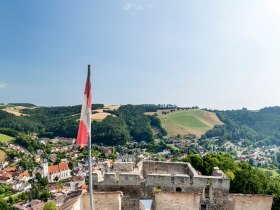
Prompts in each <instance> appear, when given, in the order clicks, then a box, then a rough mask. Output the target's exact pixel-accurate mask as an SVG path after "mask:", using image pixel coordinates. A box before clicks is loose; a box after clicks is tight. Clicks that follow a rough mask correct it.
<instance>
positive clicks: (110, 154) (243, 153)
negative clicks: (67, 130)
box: [0, 136, 280, 210]
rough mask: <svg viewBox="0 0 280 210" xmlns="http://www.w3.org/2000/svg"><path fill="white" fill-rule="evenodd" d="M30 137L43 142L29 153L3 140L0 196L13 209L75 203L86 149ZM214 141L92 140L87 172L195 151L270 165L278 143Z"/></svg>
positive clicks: (83, 181) (84, 178)
mask: <svg viewBox="0 0 280 210" xmlns="http://www.w3.org/2000/svg"><path fill="white" fill-rule="evenodd" d="M33 138H34V141H38V142H39V143H40V144H41V145H43V146H44V148H45V149H37V150H36V152H35V154H34V155H32V154H31V153H30V152H28V151H27V150H26V149H24V148H23V147H21V146H19V145H16V144H15V143H13V142H5V143H4V144H3V146H2V149H3V150H4V151H6V152H8V154H11V156H10V157H9V158H8V159H7V160H6V161H4V162H2V163H1V165H0V167H1V170H0V184H1V186H0V188H1V189H3V190H1V189H0V190H1V191H0V197H1V198H3V199H5V200H7V201H9V202H12V203H14V204H13V208H14V209H18V210H26V209H33V210H35V209H36V210H40V209H43V207H44V206H45V204H46V202H47V201H53V202H55V203H56V206H57V207H58V209H60V210H63V209H65V210H66V209H69V205H72V206H74V205H75V202H73V199H71V198H72V196H73V194H75V193H76V192H77V190H78V191H84V192H86V191H87V189H88V185H87V184H88V174H89V168H88V161H87V149H86V148H85V149H84V150H82V151H81V150H79V148H78V147H77V146H76V145H75V144H74V143H75V139H69V138H60V137H56V138H53V139H48V138H36V137H33ZM217 141H218V138H216V139H215V138H212V139H208V140H207V142H208V143H207V144H205V142H204V143H203V142H200V141H199V140H198V139H197V138H196V137H195V136H185V137H181V136H177V137H174V138H168V137H167V136H165V137H163V138H162V139H157V140H155V141H154V142H152V143H146V142H134V141H132V142H131V143H129V144H127V145H124V146H121V145H117V146H115V147H107V146H102V145H97V144H93V149H92V152H93V157H92V162H93V168H92V173H95V174H99V175H101V174H104V173H105V172H108V171H110V169H112V167H113V164H114V162H135V163H138V162H139V161H141V160H154V161H166V162H174V161H175V162H176V161H181V160H182V159H184V158H185V157H186V155H187V154H192V153H197V154H200V155H202V156H203V155H206V154H207V153H209V152H211V153H220V152H228V153H229V154H231V155H232V156H233V157H234V158H235V159H236V160H243V161H248V162H249V163H250V164H251V165H253V166H261V167H265V168H269V169H275V154H276V152H278V151H279V150H280V147H277V146H274V145H272V146H266V147H265V146H262V147H257V148H253V147H250V146H249V147H247V148H246V149H245V147H242V143H243V142H242V141H240V142H238V144H236V145H235V144H233V143H229V142H226V143H225V144H224V145H223V146H221V147H218V146H215V145H213V143H217ZM216 145H217V144H216ZM15 154H16V155H15ZM13 156H14V157H13ZM36 186H41V188H42V189H43V188H45V189H46V190H45V191H44V192H43V193H40V195H39V197H38V198H36V199H30V198H28V196H30V192H31V191H32V192H33V191H34V189H36V190H37V191H39V188H38V187H36ZM34 197H36V196H34ZM25 200H26V201H25ZM27 200H29V201H27ZM17 201H19V202H17ZM69 202H70V203H69ZM66 206H67V208H66Z"/></svg>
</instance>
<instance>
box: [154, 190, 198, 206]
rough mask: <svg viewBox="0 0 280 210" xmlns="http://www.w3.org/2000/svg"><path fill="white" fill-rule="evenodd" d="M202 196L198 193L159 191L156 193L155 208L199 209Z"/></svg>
mask: <svg viewBox="0 0 280 210" xmlns="http://www.w3.org/2000/svg"><path fill="white" fill-rule="evenodd" d="M200 197H201V195H200V194H198V193H174V192H159V193H156V194H155V200H154V209H155V210H170V209H176V210H199V209H200Z"/></svg>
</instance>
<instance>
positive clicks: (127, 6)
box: [122, 2, 155, 13]
mask: <svg viewBox="0 0 280 210" xmlns="http://www.w3.org/2000/svg"><path fill="white" fill-rule="evenodd" d="M154 7H155V5H154V4H152V3H149V4H146V5H140V4H134V3H128V2H127V3H123V6H122V8H123V10H124V11H126V12H131V13H135V12H137V11H141V10H144V9H147V8H148V9H153V8H154Z"/></svg>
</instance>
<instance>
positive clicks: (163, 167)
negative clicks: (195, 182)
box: [141, 161, 189, 178]
mask: <svg viewBox="0 0 280 210" xmlns="http://www.w3.org/2000/svg"><path fill="white" fill-rule="evenodd" d="M141 167H142V170H141V175H143V177H144V178H146V176H147V175H148V174H171V175H175V174H188V172H189V170H188V165H187V164H186V163H170V162H162V161H143V163H142V165H141Z"/></svg>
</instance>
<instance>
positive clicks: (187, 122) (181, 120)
mask: <svg viewBox="0 0 280 210" xmlns="http://www.w3.org/2000/svg"><path fill="white" fill-rule="evenodd" d="M159 117H160V119H161V122H162V125H163V127H164V128H165V129H166V131H167V133H168V135H169V136H174V135H177V134H180V135H186V134H194V135H196V136H197V137H200V136H201V135H203V134H204V133H205V132H206V131H208V130H210V129H212V128H213V127H214V126H215V125H221V124H222V122H221V121H220V120H219V119H218V117H217V116H216V114H215V113H212V112H208V111H204V110H199V109H189V110H181V111H175V112H171V113H169V114H167V115H162V114H159Z"/></svg>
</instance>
